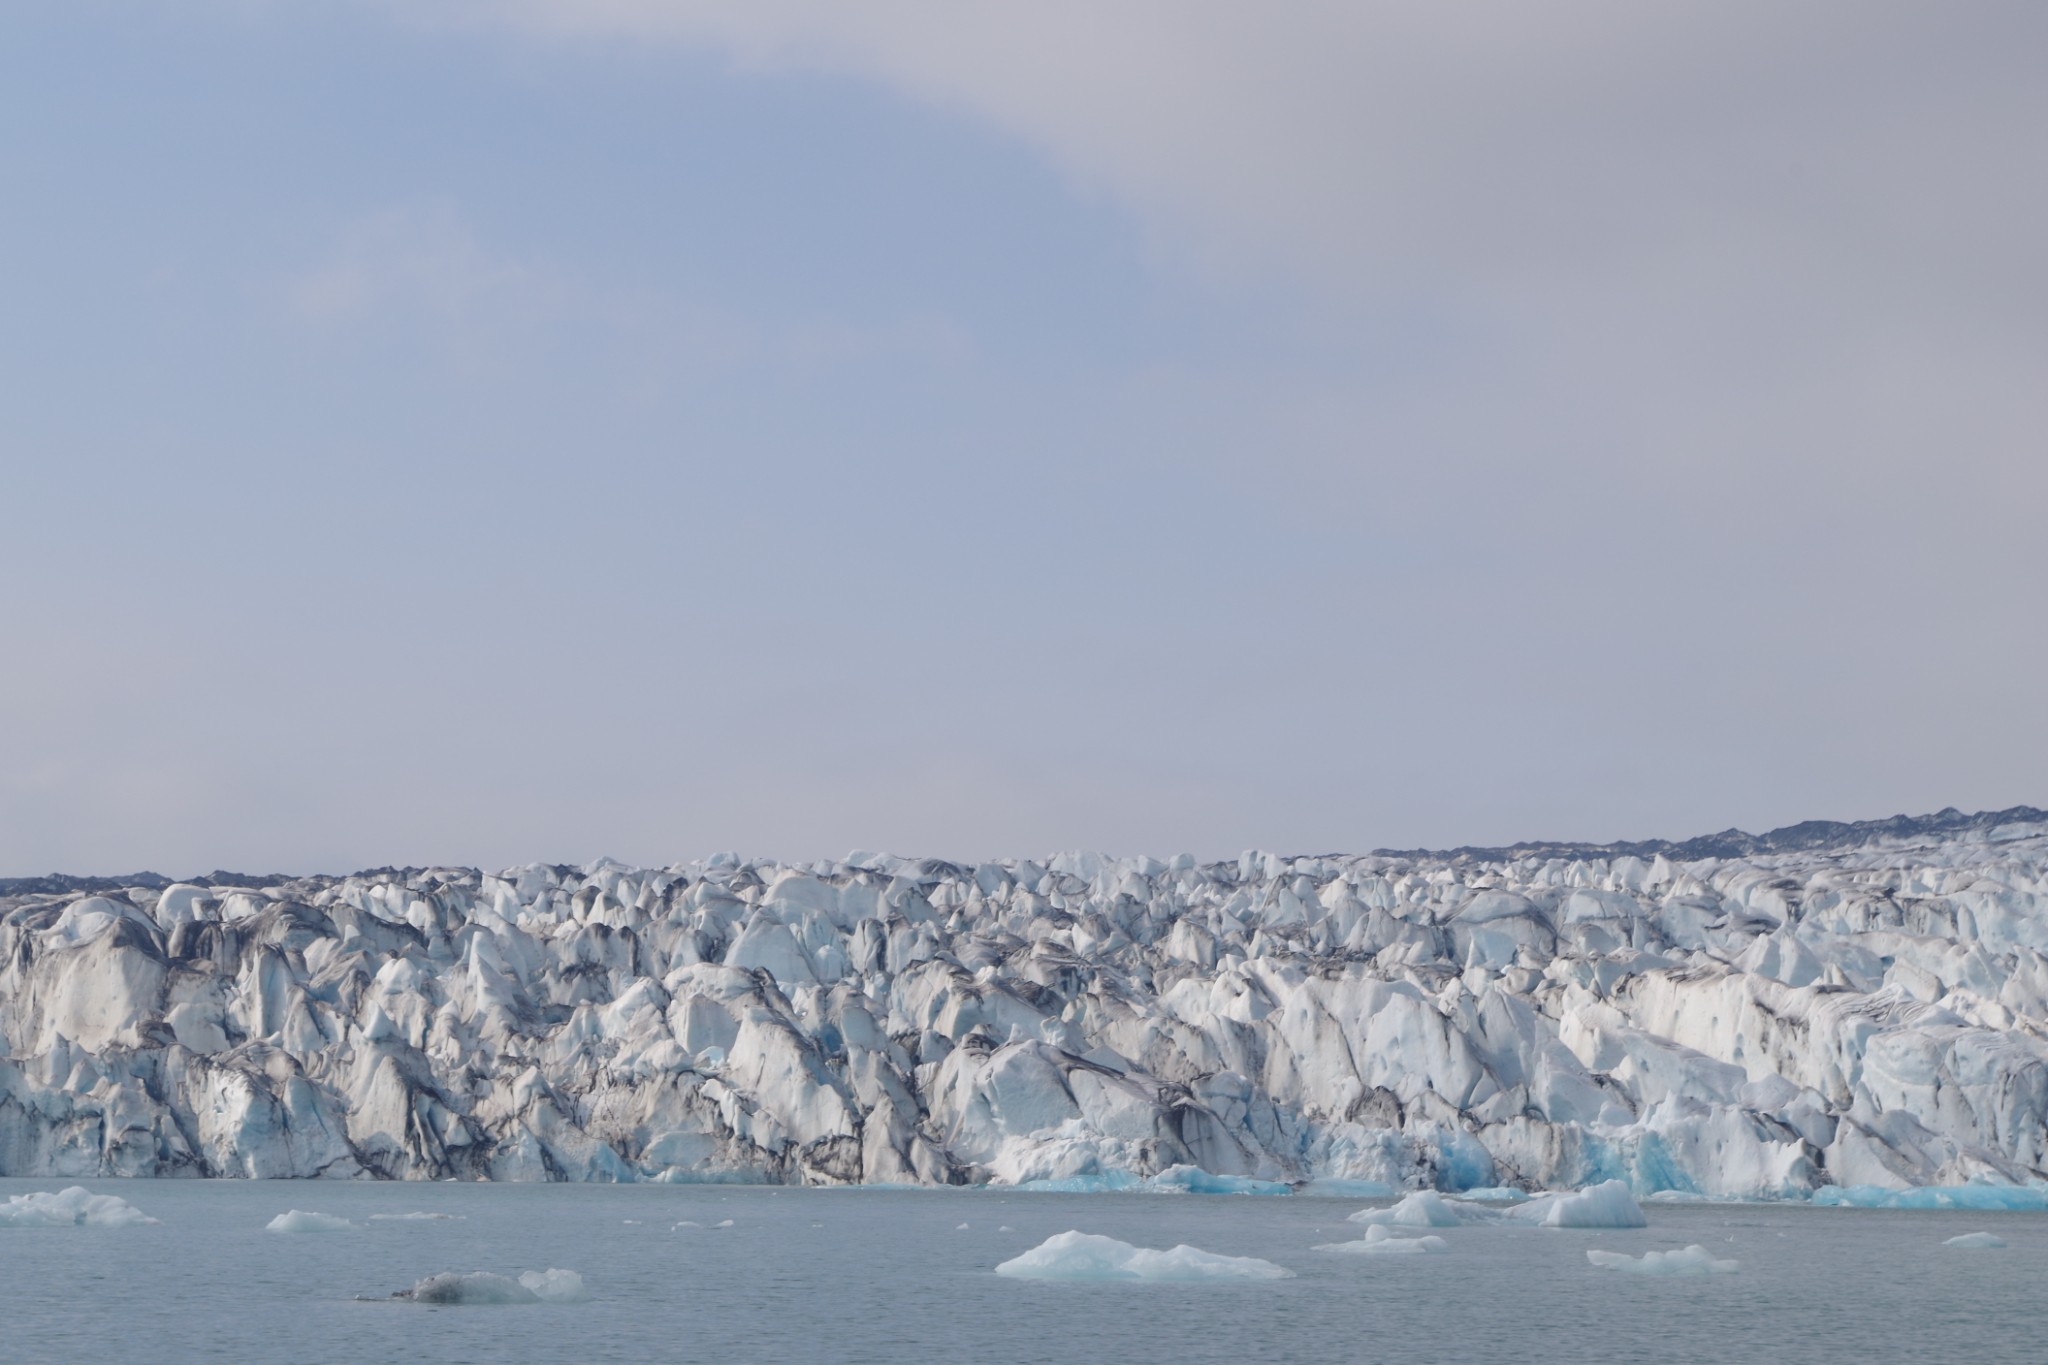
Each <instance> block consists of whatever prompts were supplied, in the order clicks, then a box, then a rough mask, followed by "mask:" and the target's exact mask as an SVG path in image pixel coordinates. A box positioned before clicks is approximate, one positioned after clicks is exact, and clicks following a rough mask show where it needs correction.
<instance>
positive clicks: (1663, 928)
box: [0, 808, 2048, 1197]
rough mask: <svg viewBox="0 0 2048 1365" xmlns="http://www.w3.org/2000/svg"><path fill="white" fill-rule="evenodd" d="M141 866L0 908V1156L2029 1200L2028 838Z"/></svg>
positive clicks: (18, 1172) (2032, 900) (216, 1171)
mask: <svg viewBox="0 0 2048 1365" xmlns="http://www.w3.org/2000/svg"><path fill="white" fill-rule="evenodd" d="M133 880H134V882H135V883H136V884H132V885H122V884H119V883H117V882H88V881H80V880H74V879H67V878H50V879H41V880H40V881H37V882H31V883H0V1174H4V1175H13V1176H24V1175H33V1176H48V1175H57V1176H85V1175H136V1176H149V1175H158V1176H167V1175H194V1176H255V1177H283V1176H323V1175H324V1176H374V1177H390V1178H406V1179H428V1178H446V1177H451V1176H453V1177H466V1178H486V1177H487V1178H491V1179H496V1180H542V1179H565V1180H649V1179H651V1180H669V1181H770V1182H800V1183H807V1184H835V1183H850V1182H867V1183H876V1182H899V1183H917V1184H958V1183H978V1182H986V1181H993V1182H999V1183H1006V1184H1019V1185H1022V1184H1032V1183H1034V1182H1056V1183H1057V1182H1064V1183H1065V1184H1066V1186H1067V1187H1070V1188H1087V1187H1091V1186H1094V1187H1102V1186H1108V1187H1117V1186H1120V1185H1129V1184H1133V1183H1136V1182H1138V1181H1141V1180H1145V1179H1147V1178H1152V1182H1151V1183H1152V1184H1153V1186H1154V1187H1155V1188H1156V1187H1161V1186H1167V1187H1171V1186H1176V1185H1177V1186H1179V1187H1183V1188H1186V1187H1194V1188H1203V1187H1211V1188H1230V1187H1238V1188H1244V1187H1248V1184H1249V1181H1252V1180H1264V1181H1284V1182H1300V1181H1305V1180H1317V1179H1322V1180H1351V1181H1377V1182H1383V1183H1384V1184H1386V1185H1388V1186H1390V1187H1397V1188H1420V1187H1435V1188H1444V1189H1463V1188H1470V1187H1475V1186H1492V1185H1517V1186H1522V1187H1525V1188H1534V1187H1559V1186H1576V1185H1585V1184H1590V1183H1593V1182H1596V1181H1600V1180H1605V1179H1609V1178H1620V1179H1622V1180H1624V1181H1626V1182H1627V1183H1628V1184H1629V1185H1630V1186H1632V1187H1633V1188H1634V1189H1636V1190H1637V1191H1638V1192H1642V1193H1649V1192H1654V1191H1659V1190H1678V1191H1689V1192H1698V1193H1704V1194H1711V1195H1718V1196H1732V1197H1781V1196H1799V1195H1802V1194H1807V1193H1810V1192H1811V1191H1813V1190H1815V1189H1816V1188H1822V1187H1826V1186H1829V1185H1843V1186H1851V1185H1875V1186H1882V1187H1887V1188H1894V1189H1897V1188H1904V1187H1909V1186H1926V1185H1956V1184H1963V1183H1967V1182H1979V1183H1983V1182H1990V1183H1993V1184H2025V1183H2029V1182H2033V1181H2037V1180H2040V1179H2042V1178H2043V1175H2044V1171H2048V1157H2044V1153H2043V1147H2044V1144H2048V813H2044V812H2042V811H2037V810H2031V809H2027V808H2017V809H2015V810H2012V811H2005V812H1997V813H1990V814H1985V815H1978V816H1961V815H1958V814H1957V813H1955V812H1952V811H1945V812H1943V813H1942V814H1941V815H1939V816H1933V817H1923V818H1921V819H1917V820H1914V819H1904V818H1901V819H1896V820H1892V821H1885V822H1879V823H1875V824H1870V825H1862V826H1839V825H1826V826H1823V825H1809V826H1795V827H1792V829H1790V830H1787V831H1778V832H1776V833H1775V834H1774V835H1766V836H1747V835H1735V834H1734V833H1733V832H1731V834H1729V835H1722V836H1711V837H1710V838H1709V839H1706V840H1696V841H1693V843H1691V844H1684V845H1617V846H1608V847H1586V846H1573V845H1539V846H1522V847H1518V848H1514V849H1481V850H1461V851H1459V852H1457V853H1455V854H1428V853H1384V852H1383V853H1379V854H1373V855H1364V856H1355V857H1354V856H1343V857H1337V856H1331V857H1297V858H1287V857H1279V856H1275V855H1270V854H1259V853H1248V854H1246V855H1244V857H1243V858H1241V859H1239V860H1237V861H1235V862H1226V863H1214V864H1203V865H1197V864H1196V863H1194V861H1193V860H1192V859H1189V858H1185V857H1183V858H1179V859H1175V860H1173V861H1172V862H1160V861H1156V860H1153V859H1147V858H1138V859H1112V858H1106V857H1101V856H1097V855H1092V854H1065V855H1061V856H1059V857H1056V858H1053V859H1050V860H1049V861H1046V862H1043V863H1035V862H1028V861H1020V862H1004V863H988V864H982V865H979V866H962V865H956V864H952V863H945V862H938V861H932V860H924V861H918V860H911V859H900V858H892V857H884V856H879V855H852V856H850V857H849V858H848V859H847V860H845V861H843V862H837V863H810V864H776V863H764V862H742V861H740V860H738V859H735V858H732V857H729V856H728V857H720V858H715V859H712V860H710V861H709V862H707V863H702V864H687V865H677V866H672V867H668V868H659V869H641V868H632V867H626V866H623V865H620V864H617V863H614V862H611V861H609V860H600V861H599V862H598V863H595V864H592V865H590V866H587V867H583V868H571V867H554V866H547V865H541V864H534V865H530V866H527V867H522V868H515V869H511V870H509V871H506V872H502V873H496V874H492V873H480V872H477V871H475V870H472V869H464V868H433V869H427V870H406V871H393V870H383V871H378V872H373V873H362V874H358V875H355V876H351V877H304V878H235V877H229V876H225V875H221V876H216V877H213V878H205V879H200V880H199V881H198V882H194V883H179V884H172V885H165V884H164V883H163V881H162V879H160V878H137V879H133ZM1189 1168H1197V1169H1194V1170H1191V1169H1189ZM1161 1173H1166V1174H1165V1177H1164V1179H1163V1180H1162V1179H1159V1178H1158V1177H1160V1175H1161ZM1203 1173H1206V1174H1203ZM1216 1177H1222V1178H1223V1179H1221V1180H1218V1179H1216ZM1232 1178H1236V1179H1235V1180H1233V1179H1232Z"/></svg>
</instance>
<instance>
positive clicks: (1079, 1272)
mask: <svg viewBox="0 0 2048 1365" xmlns="http://www.w3.org/2000/svg"><path fill="white" fill-rule="evenodd" d="M1293 1273H1294V1272H1293V1271H1291V1270H1287V1269H1285V1268H1283V1267H1281V1266H1277V1265H1274V1264H1273V1263H1272V1262H1271V1261H1261V1260H1259V1259H1257V1258H1256V1257H1252V1256H1219V1255H1217V1254H1216V1253H1215V1252H1212V1251H1202V1250H1200V1249H1199V1248H1196V1247H1191V1246H1177V1247H1174V1248H1173V1249H1172V1250H1170V1251H1154V1250H1152V1249H1151V1248H1149V1247H1137V1246H1132V1245H1131V1244H1130V1243H1129V1242H1119V1241H1118V1240H1116V1238H1114V1237H1102V1236H1098V1235H1096V1234H1094V1233H1089V1232H1062V1233H1058V1234H1056V1235H1054V1236H1052V1237H1048V1238H1046V1239H1045V1240H1044V1241H1043V1242H1040V1243H1039V1244H1038V1245H1037V1246H1035V1247H1033V1248H1031V1250H1029V1251H1027V1252H1025V1253H1024V1254H1023V1255H1021V1256H1015V1257H1012V1258H1011V1259H1009V1260H1007V1261H1004V1262H1003V1263H1002V1264H1001V1265H999V1266H997V1267H996V1274H998V1275H1009V1276H1013V1277H1015V1278H1018V1279H1030V1280H1284V1279H1287V1278H1289V1277H1290V1276H1291V1275H1293Z"/></svg>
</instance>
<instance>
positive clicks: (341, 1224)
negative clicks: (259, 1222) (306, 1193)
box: [263, 1209, 355, 1232]
mask: <svg viewBox="0 0 2048 1365" xmlns="http://www.w3.org/2000/svg"><path fill="white" fill-rule="evenodd" d="M354 1226H355V1224H354V1223H351V1222H349V1221H348V1219H346V1218H336V1217H335V1216H334V1215H333V1214H331V1213H308V1212H306V1211H305V1210H304V1209H293V1210H292V1211H291V1212H290V1213H280V1214H279V1215H277V1217H275V1218H273V1219H271V1220H270V1221H269V1222H268V1223H266V1224H264V1226H263V1230H264V1231H265V1232H347V1231H348V1230H349V1229H350V1228H353V1227H354Z"/></svg>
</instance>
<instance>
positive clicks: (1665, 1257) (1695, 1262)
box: [1586, 1243, 1742, 1275]
mask: <svg viewBox="0 0 2048 1365" xmlns="http://www.w3.org/2000/svg"><path fill="white" fill-rule="evenodd" d="M1586 1259H1587V1260H1589V1261H1591V1262H1592V1263H1593V1264H1594V1265H1596V1266H1599V1267H1600V1268H1601V1269H1602V1270H1621V1271H1626V1272H1628V1273H1629V1274H1632V1275H1732V1274H1734V1273H1735V1272H1736V1271H1737V1270H1740V1269H1741V1268H1742V1262H1740V1261H1723V1260H1716V1259H1715V1257H1714V1254H1713V1253H1712V1252H1710V1251H1708V1250H1707V1249H1706V1248H1705V1247H1703V1246H1700V1245H1699V1244H1698V1243H1694V1244H1693V1245H1691V1246H1689V1247H1680V1248H1679V1249H1678V1250H1676V1251H1646V1252H1644V1253H1643V1254H1642V1255H1641V1256H1625V1255H1623V1254H1622V1253H1621V1252H1619V1251H1588V1252H1587V1253H1586Z"/></svg>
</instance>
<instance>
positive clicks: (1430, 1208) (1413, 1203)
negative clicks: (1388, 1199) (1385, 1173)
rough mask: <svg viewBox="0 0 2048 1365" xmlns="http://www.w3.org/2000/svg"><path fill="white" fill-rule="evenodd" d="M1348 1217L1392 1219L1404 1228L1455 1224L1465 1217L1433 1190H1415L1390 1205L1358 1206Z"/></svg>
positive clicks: (1359, 1220)
mask: <svg viewBox="0 0 2048 1365" xmlns="http://www.w3.org/2000/svg"><path fill="white" fill-rule="evenodd" d="M1351 1221H1352V1222H1354V1223H1391V1224H1393V1225H1394V1226H1395V1227H1403V1228H1455V1227H1459V1226H1461V1225H1462V1224H1463V1223H1464V1221H1465V1220H1464V1219H1463V1218H1461V1217H1459V1216H1458V1211H1457V1209H1455V1208H1453V1207H1452V1206H1451V1204H1450V1203H1449V1202H1448V1201H1447V1200H1445V1198H1444V1197H1443V1196H1442V1195H1440V1194H1438V1193H1437V1192H1436V1191H1435V1190H1417V1191H1416V1192H1415V1193H1413V1194H1411V1195H1409V1196H1408V1197H1407V1198H1406V1199H1403V1200H1402V1201H1401V1202H1400V1203H1398V1204H1396V1205H1394V1206H1393V1207H1392V1208H1385V1209H1360V1210H1359V1211H1358V1212H1357V1213H1354V1214H1352V1215H1351Z"/></svg>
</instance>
